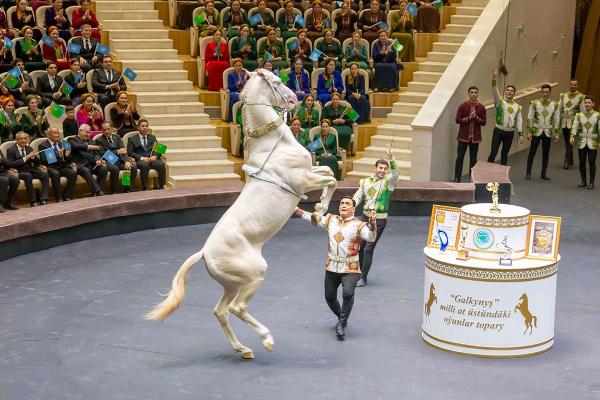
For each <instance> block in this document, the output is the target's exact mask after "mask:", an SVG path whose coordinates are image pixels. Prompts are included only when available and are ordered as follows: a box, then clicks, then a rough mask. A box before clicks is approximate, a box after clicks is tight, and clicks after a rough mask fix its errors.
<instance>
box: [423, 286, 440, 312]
mask: <svg viewBox="0 0 600 400" xmlns="http://www.w3.org/2000/svg"><path fill="white" fill-rule="evenodd" d="M434 301H435V302H436V303H437V296H436V295H435V286H433V283H432V284H431V286H429V299H428V300H427V303H425V317H427V320H428V321H429V314H431V305H432V304H433V302H434Z"/></svg>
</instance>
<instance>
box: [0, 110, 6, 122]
mask: <svg viewBox="0 0 600 400" xmlns="http://www.w3.org/2000/svg"><path fill="white" fill-rule="evenodd" d="M0 124H2V125H6V115H5V114H4V110H2V111H0Z"/></svg>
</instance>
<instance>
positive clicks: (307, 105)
mask: <svg viewBox="0 0 600 400" xmlns="http://www.w3.org/2000/svg"><path fill="white" fill-rule="evenodd" d="M294 116H296V117H298V118H300V123H301V125H302V128H304V129H306V130H307V131H309V130H310V129H311V128H314V127H315V126H319V122H320V121H319V112H318V111H317V110H316V109H315V98H314V97H313V95H312V94H309V95H308V96H306V97H305V98H304V100H303V101H302V103H300V109H299V110H298V111H297V112H296V113H295V115H294Z"/></svg>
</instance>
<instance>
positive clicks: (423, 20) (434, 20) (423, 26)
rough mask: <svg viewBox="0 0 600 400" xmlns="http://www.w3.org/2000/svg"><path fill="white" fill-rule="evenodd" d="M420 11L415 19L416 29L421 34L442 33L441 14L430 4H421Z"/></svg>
mask: <svg viewBox="0 0 600 400" xmlns="http://www.w3.org/2000/svg"><path fill="white" fill-rule="evenodd" d="M419 3H420V5H419V9H418V11H417V17H416V19H415V27H416V28H417V31H419V32H425V33H436V32H439V31H440V23H441V15H440V12H439V11H438V10H437V9H436V8H435V7H434V6H433V5H431V4H430V3H429V2H426V1H422V2H419Z"/></svg>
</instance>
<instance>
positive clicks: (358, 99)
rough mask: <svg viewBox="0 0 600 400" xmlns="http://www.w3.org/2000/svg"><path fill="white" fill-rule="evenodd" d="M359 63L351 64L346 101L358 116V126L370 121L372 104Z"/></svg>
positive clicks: (347, 80) (347, 78)
mask: <svg viewBox="0 0 600 400" xmlns="http://www.w3.org/2000/svg"><path fill="white" fill-rule="evenodd" d="M359 71H360V67H359V65H358V63H356V62H352V63H350V73H349V74H348V75H346V101H347V102H348V103H350V105H351V106H352V109H353V110H354V111H355V112H356V113H357V114H358V117H357V119H356V121H354V122H356V123H357V124H360V123H363V122H368V121H370V115H371V103H370V102H369V96H368V94H367V93H366V91H365V77H364V76H363V75H361V74H360V73H359Z"/></svg>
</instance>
